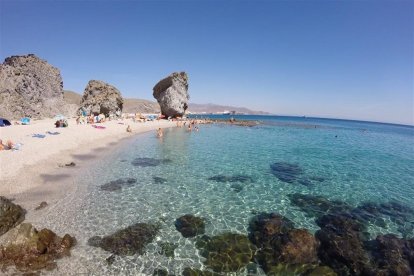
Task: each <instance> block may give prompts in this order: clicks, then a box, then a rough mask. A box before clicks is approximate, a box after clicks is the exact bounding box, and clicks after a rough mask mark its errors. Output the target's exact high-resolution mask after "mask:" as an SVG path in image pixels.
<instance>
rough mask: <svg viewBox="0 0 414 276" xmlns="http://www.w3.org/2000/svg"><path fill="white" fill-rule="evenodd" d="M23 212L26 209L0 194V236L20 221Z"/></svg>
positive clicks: (22, 217)
mask: <svg viewBox="0 0 414 276" xmlns="http://www.w3.org/2000/svg"><path fill="white" fill-rule="evenodd" d="M25 214H26V211H25V210H24V209H23V208H22V207H20V205H16V204H14V203H13V202H11V201H10V200H9V199H7V198H5V197H2V196H0V236H1V235H3V234H4V233H6V232H7V231H9V230H10V229H11V228H13V227H15V226H16V225H18V224H19V223H20V222H22V221H23V220H24V216H25Z"/></svg>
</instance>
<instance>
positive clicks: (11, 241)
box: [0, 223, 76, 272]
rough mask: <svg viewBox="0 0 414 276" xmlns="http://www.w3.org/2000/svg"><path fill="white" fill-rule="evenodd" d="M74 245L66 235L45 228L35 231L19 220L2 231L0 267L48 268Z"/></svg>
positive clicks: (74, 241) (24, 270) (66, 254)
mask: <svg viewBox="0 0 414 276" xmlns="http://www.w3.org/2000/svg"><path fill="white" fill-rule="evenodd" d="M75 244H76V240H75V238H73V237H71V236H70V235H68V234H66V235H64V236H63V238H61V237H59V236H57V235H56V234H55V233H54V232H53V231H51V230H49V229H46V228H45V229H42V230H41V231H37V229H36V228H34V227H33V226H32V225H31V224H30V223H22V224H21V225H19V226H18V227H16V228H14V229H13V230H11V231H9V232H8V233H7V234H6V238H5V242H4V244H3V245H2V246H0V266H1V267H2V269H5V268H7V267H9V266H12V265H14V266H16V269H18V270H19V271H22V272H32V271H38V270H41V269H46V270H51V269H54V268H56V262H55V260H57V259H60V258H62V257H65V256H70V250H71V248H72V247H73V246H74V245H75Z"/></svg>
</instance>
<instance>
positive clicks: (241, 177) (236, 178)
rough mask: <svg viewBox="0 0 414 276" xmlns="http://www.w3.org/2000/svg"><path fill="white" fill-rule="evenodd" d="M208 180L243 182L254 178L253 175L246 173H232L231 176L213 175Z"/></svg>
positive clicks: (251, 180)
mask: <svg viewBox="0 0 414 276" xmlns="http://www.w3.org/2000/svg"><path fill="white" fill-rule="evenodd" d="M208 180H213V181H216V182H222V183H226V182H241V183H246V182H253V178H252V177H251V176H248V175H244V174H239V175H231V176H227V175H216V176H212V177H210V178H208Z"/></svg>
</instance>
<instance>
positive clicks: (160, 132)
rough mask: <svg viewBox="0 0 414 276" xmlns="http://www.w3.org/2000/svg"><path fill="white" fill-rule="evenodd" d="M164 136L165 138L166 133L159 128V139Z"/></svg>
mask: <svg viewBox="0 0 414 276" xmlns="http://www.w3.org/2000/svg"><path fill="white" fill-rule="evenodd" d="M162 136H164V133H163V131H162V129H161V128H158V130H157V137H158V138H162Z"/></svg>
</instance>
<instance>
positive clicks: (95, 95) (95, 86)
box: [80, 80, 124, 115]
mask: <svg viewBox="0 0 414 276" xmlns="http://www.w3.org/2000/svg"><path fill="white" fill-rule="evenodd" d="M123 105H124V99H123V98H122V96H121V92H119V90H118V89H116V88H115V87H114V86H112V85H110V84H108V83H105V82H103V81H98V80H91V81H89V83H88V85H87V86H86V88H85V91H84V92H83V97H82V101H81V104H80V106H81V107H80V110H81V109H82V108H83V109H84V110H86V112H87V113H88V114H91V113H93V114H95V115H98V114H100V113H103V114H105V115H108V114H109V113H115V111H117V110H118V109H120V110H121V111H122V108H123Z"/></svg>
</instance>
